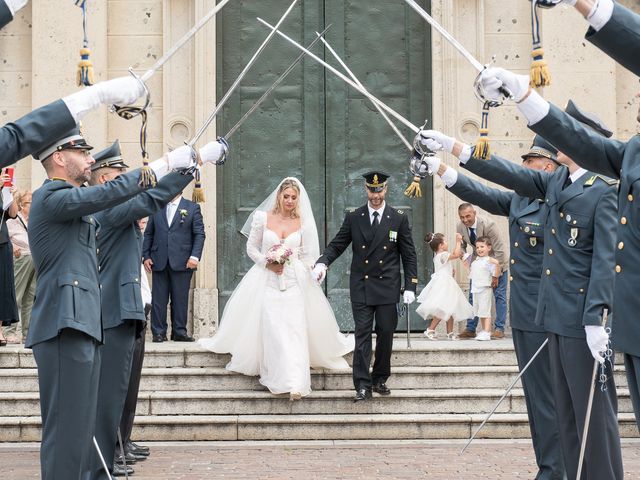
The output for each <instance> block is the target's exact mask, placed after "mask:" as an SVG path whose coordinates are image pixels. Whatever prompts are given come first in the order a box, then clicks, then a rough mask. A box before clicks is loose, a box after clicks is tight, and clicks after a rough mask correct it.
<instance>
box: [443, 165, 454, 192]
mask: <svg viewBox="0 0 640 480" xmlns="http://www.w3.org/2000/svg"><path fill="white" fill-rule="evenodd" d="M440 178H441V179H442V181H443V182H444V184H445V185H446V186H447V188H451V187H453V186H454V185H455V184H456V182H457V181H458V171H457V170H455V169H453V168H451V167H447V169H446V170H445V171H444V173H443V174H442V175H441V176H440Z"/></svg>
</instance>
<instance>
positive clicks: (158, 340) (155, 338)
mask: <svg viewBox="0 0 640 480" xmlns="http://www.w3.org/2000/svg"><path fill="white" fill-rule="evenodd" d="M165 340H166V337H163V336H162V335H154V336H153V343H162V342H164V341H165Z"/></svg>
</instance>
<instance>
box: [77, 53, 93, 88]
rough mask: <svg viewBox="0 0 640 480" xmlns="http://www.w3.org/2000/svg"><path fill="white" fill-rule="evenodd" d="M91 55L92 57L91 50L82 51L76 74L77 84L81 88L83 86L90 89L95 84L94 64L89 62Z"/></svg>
mask: <svg viewBox="0 0 640 480" xmlns="http://www.w3.org/2000/svg"><path fill="white" fill-rule="evenodd" d="M89 55H91V50H89V49H88V48H86V47H82V48H81V49H80V61H79V62H78V71H77V73H76V83H77V84H78V86H79V87H82V86H83V85H84V86H87V87H89V86H91V85H93V84H94V79H93V62H91V60H89Z"/></svg>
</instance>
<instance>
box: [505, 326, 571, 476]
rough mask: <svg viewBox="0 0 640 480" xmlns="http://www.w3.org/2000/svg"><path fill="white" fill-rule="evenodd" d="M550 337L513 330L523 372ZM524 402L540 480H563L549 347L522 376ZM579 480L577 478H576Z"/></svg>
mask: <svg viewBox="0 0 640 480" xmlns="http://www.w3.org/2000/svg"><path fill="white" fill-rule="evenodd" d="M546 338H547V334H546V333H544V332H527V331H524V330H520V329H517V328H514V329H513V346H514V347H515V351H516V358H517V359H518V368H519V369H520V370H522V369H523V368H524V367H525V365H526V364H527V363H528V362H529V360H531V358H532V357H533V355H534V354H535V353H536V351H537V350H538V348H540V345H542V344H543V343H544V341H545V339H546ZM522 387H523V389H524V399H525V402H526V404H527V415H528V416H529V429H530V430H531V442H532V443H533V451H534V453H535V456H536V464H537V465H538V474H537V475H536V477H535V479H536V480H562V479H563V478H564V463H563V461H562V451H561V449H560V434H559V433H558V423H557V419H556V407H555V401H554V399H553V388H552V387H553V384H552V381H551V365H550V362H549V347H548V346H547V347H545V348H544V349H543V350H542V351H541V352H540V353H539V354H538V356H537V357H536V359H535V360H534V361H533V363H531V365H529V368H527V371H526V372H525V373H524V375H523V376H522ZM574 480H575V479H574Z"/></svg>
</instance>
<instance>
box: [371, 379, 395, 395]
mask: <svg viewBox="0 0 640 480" xmlns="http://www.w3.org/2000/svg"><path fill="white" fill-rule="evenodd" d="M373 391H374V392H376V393H379V394H380V395H391V390H390V389H389V387H387V384H386V383H384V382H380V383H374V384H373Z"/></svg>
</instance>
